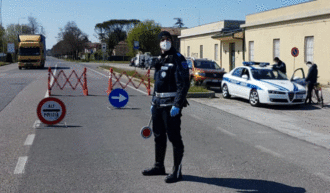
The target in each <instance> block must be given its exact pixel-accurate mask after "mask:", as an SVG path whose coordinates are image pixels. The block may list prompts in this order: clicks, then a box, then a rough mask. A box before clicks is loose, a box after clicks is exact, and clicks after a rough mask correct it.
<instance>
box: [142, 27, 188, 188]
mask: <svg viewBox="0 0 330 193" xmlns="http://www.w3.org/2000/svg"><path fill="white" fill-rule="evenodd" d="M159 39H160V48H161V51H162V54H161V56H160V59H159V61H158V62H157V64H156V65H155V76H154V79H155V87H154V96H153V98H152V106H151V113H152V120H153V133H154V136H155V164H154V166H153V167H152V168H150V169H147V170H144V171H143V172H142V174H143V175H145V176H153V175H165V174H166V172H165V166H164V159H165V153H166V144H167V138H168V139H169V141H170V142H171V143H172V145H173V156H174V164H173V165H174V166H173V171H172V173H171V174H169V175H168V176H167V177H166V178H165V182H167V183H173V182H177V181H179V180H181V179H182V173H181V169H182V165H181V161H182V157H183V152H184V145H183V142H182V137H181V116H182V114H181V112H182V108H183V107H186V106H187V104H188V102H187V99H186V96H187V92H188V89H189V85H190V84H189V69H188V65H187V62H186V60H185V58H184V57H183V56H182V55H181V54H180V53H179V52H177V51H176V50H175V48H174V47H173V46H172V44H173V39H172V36H171V35H170V33H169V32H167V31H163V32H161V33H160V34H159Z"/></svg>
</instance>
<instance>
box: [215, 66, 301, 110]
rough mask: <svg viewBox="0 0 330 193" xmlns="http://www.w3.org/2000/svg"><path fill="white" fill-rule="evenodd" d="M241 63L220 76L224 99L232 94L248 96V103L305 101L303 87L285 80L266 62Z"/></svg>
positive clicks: (253, 104) (276, 103)
mask: <svg viewBox="0 0 330 193" xmlns="http://www.w3.org/2000/svg"><path fill="white" fill-rule="evenodd" d="M243 65H244V66H242V67H237V68H235V69H233V70H232V71H230V72H229V73H227V74H225V75H224V76H223V80H222V83H221V87H222V95H223V97H224V98H230V96H235V97H240V98H244V99H248V100H249V101H250V104H251V105H252V106H258V105H260V104H271V105H293V104H303V103H304V102H305V99H306V96H307V95H306V89H305V87H304V86H302V85H300V84H298V83H296V82H295V81H294V79H293V78H292V79H291V80H288V79H287V77H286V75H285V74H283V73H282V72H280V71H278V70H273V69H272V67H270V66H269V63H260V62H243Z"/></svg>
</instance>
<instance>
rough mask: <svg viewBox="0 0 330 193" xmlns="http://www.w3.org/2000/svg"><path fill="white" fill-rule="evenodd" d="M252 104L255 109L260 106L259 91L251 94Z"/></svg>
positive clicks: (253, 91)
mask: <svg viewBox="0 0 330 193" xmlns="http://www.w3.org/2000/svg"><path fill="white" fill-rule="evenodd" d="M250 104H251V105H252V106H254V107H257V106H259V105H260V102H259V95H258V91H257V90H255V89H253V90H251V92H250Z"/></svg>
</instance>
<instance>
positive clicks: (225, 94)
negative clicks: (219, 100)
mask: <svg viewBox="0 0 330 193" xmlns="http://www.w3.org/2000/svg"><path fill="white" fill-rule="evenodd" d="M222 96H223V98H226V99H228V98H230V94H229V90H228V86H227V85H226V84H224V85H223V87H222Z"/></svg>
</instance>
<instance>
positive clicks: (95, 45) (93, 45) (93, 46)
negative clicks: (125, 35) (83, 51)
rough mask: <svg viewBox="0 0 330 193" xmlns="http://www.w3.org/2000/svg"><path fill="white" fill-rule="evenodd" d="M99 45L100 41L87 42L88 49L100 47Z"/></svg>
mask: <svg viewBox="0 0 330 193" xmlns="http://www.w3.org/2000/svg"><path fill="white" fill-rule="evenodd" d="M100 46H101V43H92V42H88V43H87V46H86V47H87V48H88V49H92V48H98V47H100Z"/></svg>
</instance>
